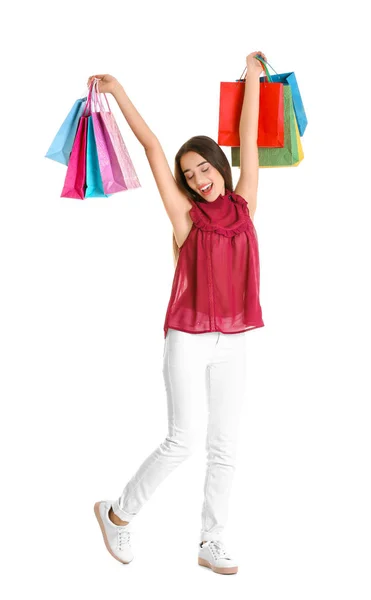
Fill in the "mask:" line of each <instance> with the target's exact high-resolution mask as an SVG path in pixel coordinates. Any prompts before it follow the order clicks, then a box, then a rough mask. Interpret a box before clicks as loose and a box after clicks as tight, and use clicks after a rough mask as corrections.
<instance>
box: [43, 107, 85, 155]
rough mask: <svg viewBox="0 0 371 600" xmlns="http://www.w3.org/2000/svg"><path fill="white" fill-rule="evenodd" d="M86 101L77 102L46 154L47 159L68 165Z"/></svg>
mask: <svg viewBox="0 0 371 600" xmlns="http://www.w3.org/2000/svg"><path fill="white" fill-rule="evenodd" d="M86 100H87V98H86V97H85V98H79V99H78V100H76V102H75V103H74V105H73V107H72V108H71V110H70V112H69V113H68V115H67V117H66V118H65V120H64V121H63V123H62V125H61V127H60V128H59V131H58V133H57V135H56V136H55V138H54V140H53V141H52V143H51V146H50V148H49V150H48V151H47V153H46V154H45V158H50V159H51V160H55V161H56V162H59V163H62V165H68V161H69V158H70V154H71V150H72V145H73V142H74V139H75V135H76V131H77V127H78V124H79V120H80V117H81V115H82V113H83V112H84V108H85V106H86Z"/></svg>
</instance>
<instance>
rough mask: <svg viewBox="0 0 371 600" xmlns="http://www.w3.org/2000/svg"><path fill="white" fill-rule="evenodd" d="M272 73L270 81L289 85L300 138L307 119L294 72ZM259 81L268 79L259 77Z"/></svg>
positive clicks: (261, 60) (262, 60)
mask: <svg viewBox="0 0 371 600" xmlns="http://www.w3.org/2000/svg"><path fill="white" fill-rule="evenodd" d="M256 58H258V60H260V62H263V63H265V64H267V65H269V63H267V62H266V61H264V59H262V58H261V57H260V56H259V57H256ZM269 66H270V67H271V69H273V67H272V66H271V65H269ZM273 71H274V72H275V73H276V75H272V74H271V78H272V81H275V82H278V83H283V84H284V85H289V86H290V87H291V92H292V101H293V104H294V111H295V116H296V120H297V123H298V128H299V134H300V137H302V136H303V134H304V131H305V129H306V127H307V125H308V119H307V116H306V114H305V110H304V105H303V101H302V98H301V95H300V91H299V86H298V82H297V80H296V76H295V73H294V72H290V73H277V71H275V70H274V69H273ZM260 81H262V82H263V81H268V79H267V77H265V76H264V75H263V76H262V77H260Z"/></svg>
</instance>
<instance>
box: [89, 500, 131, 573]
mask: <svg viewBox="0 0 371 600" xmlns="http://www.w3.org/2000/svg"><path fill="white" fill-rule="evenodd" d="M111 507H112V502H111V501H109V500H102V501H101V502H96V503H95V504H94V512H95V516H96V517H97V519H98V523H99V526H100V528H101V530H102V533H103V539H104V543H105V544H106V548H107V550H108V552H110V554H112V556H113V557H114V558H116V559H117V560H119V561H120V562H121V563H124V564H127V563H129V562H131V561H132V560H133V558H134V556H133V552H132V549H131V546H130V531H132V526H131V523H128V525H115V523H113V522H112V521H111V519H110V518H109V516H108V513H109V511H110V508H111Z"/></svg>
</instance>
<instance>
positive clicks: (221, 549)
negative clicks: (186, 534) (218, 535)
mask: <svg viewBox="0 0 371 600" xmlns="http://www.w3.org/2000/svg"><path fill="white" fill-rule="evenodd" d="M209 548H210V550H211V552H212V554H213V556H214V558H226V559H227V560H232V557H231V556H230V555H228V552H227V550H226V547H225V546H224V543H223V542H222V541H221V540H212V541H210V542H209Z"/></svg>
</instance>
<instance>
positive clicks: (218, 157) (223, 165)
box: [173, 135, 233, 267]
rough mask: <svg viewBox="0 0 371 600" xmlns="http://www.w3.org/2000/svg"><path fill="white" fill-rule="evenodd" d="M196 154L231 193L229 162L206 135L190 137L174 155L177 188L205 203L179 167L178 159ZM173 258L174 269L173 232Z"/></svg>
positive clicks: (176, 257)
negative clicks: (211, 168)
mask: <svg viewBox="0 0 371 600" xmlns="http://www.w3.org/2000/svg"><path fill="white" fill-rule="evenodd" d="M191 151H192V152H197V154H200V155H201V156H202V157H203V158H204V159H205V160H207V161H208V162H209V163H210V164H211V165H212V166H213V167H214V168H215V169H217V171H219V173H220V174H221V175H222V177H223V178H224V184H225V189H226V190H230V191H233V189H232V186H233V180H232V169H231V165H230V164H229V161H228V159H227V157H226V155H225V153H224V152H223V150H222V149H221V147H220V146H219V144H217V143H216V142H215V141H214V140H213V139H212V138H210V137H208V136H207V135H196V136H194V137H191V138H190V139H189V140H188V141H187V142H185V143H184V144H183V146H181V147H180V148H179V150H178V152H177V153H176V156H175V167H174V177H175V181H176V182H177V184H178V188H179V189H180V190H181V191H182V192H184V193H185V194H186V195H187V196H189V197H190V198H191V199H192V200H194V201H195V202H207V200H204V198H202V197H201V196H200V195H199V194H197V192H195V191H194V190H192V189H191V188H190V187H189V185H188V183H187V178H186V177H185V175H183V171H182V169H181V166H180V159H181V157H182V156H183V154H185V153H186V152H191ZM173 257H174V267H176V265H177V262H178V258H179V247H178V244H177V243H176V240H175V235H174V232H173Z"/></svg>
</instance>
